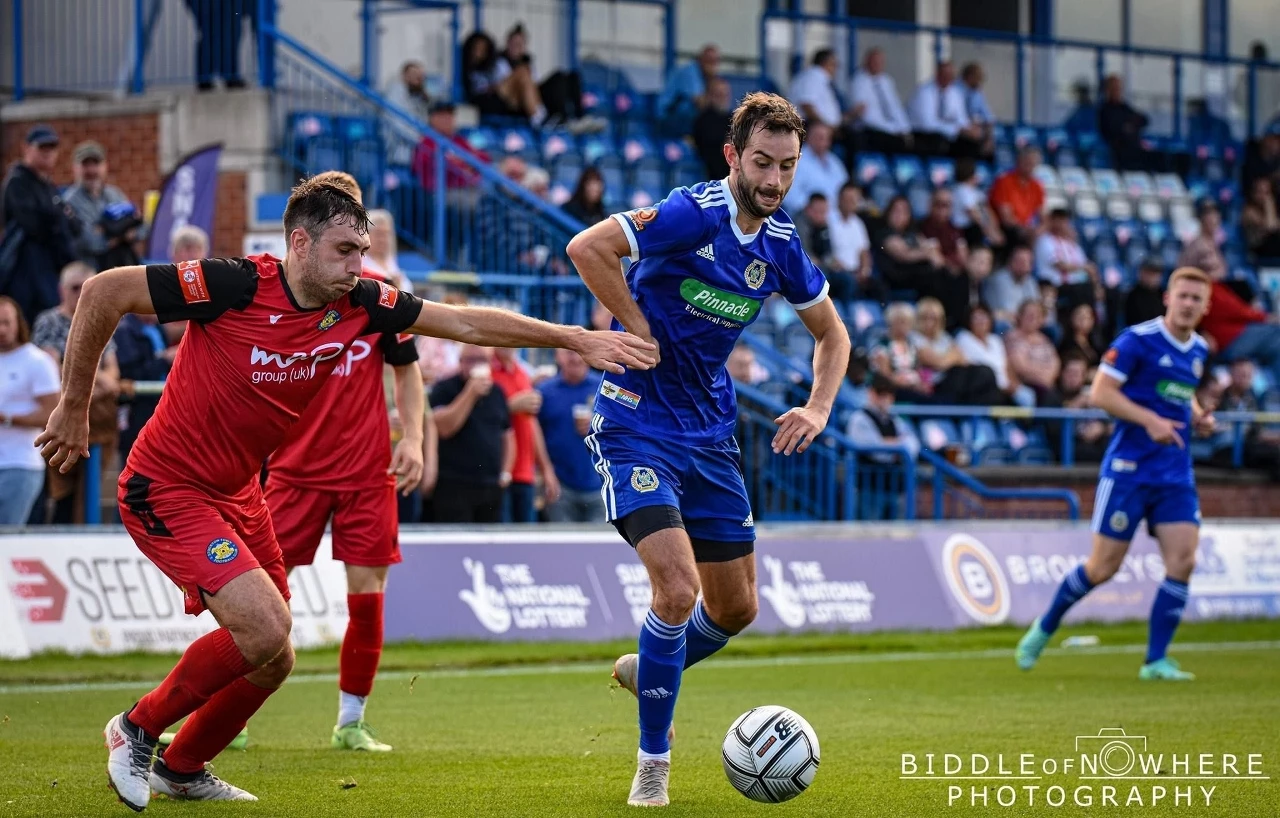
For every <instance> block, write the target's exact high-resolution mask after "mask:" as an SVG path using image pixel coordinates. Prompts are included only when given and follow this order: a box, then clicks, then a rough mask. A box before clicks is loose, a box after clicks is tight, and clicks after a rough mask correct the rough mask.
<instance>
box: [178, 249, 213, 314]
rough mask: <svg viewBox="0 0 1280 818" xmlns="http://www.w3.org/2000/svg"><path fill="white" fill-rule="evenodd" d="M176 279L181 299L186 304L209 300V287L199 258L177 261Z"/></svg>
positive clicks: (201, 302)
mask: <svg viewBox="0 0 1280 818" xmlns="http://www.w3.org/2000/svg"><path fill="white" fill-rule="evenodd" d="M177 266H178V279H179V280H180V281H181V284H180V285H179V286H180V287H181V289H182V300H183V301H185V302H186V303H188V304H203V303H205V302H207V301H208V300H209V287H208V285H207V284H206V283H205V280H204V267H203V266H202V265H201V264H200V260H199V259H193V260H191V261H179V262H178V265H177Z"/></svg>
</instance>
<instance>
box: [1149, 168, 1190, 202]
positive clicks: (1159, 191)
mask: <svg viewBox="0 0 1280 818" xmlns="http://www.w3.org/2000/svg"><path fill="white" fill-rule="evenodd" d="M1154 182H1155V186H1156V195H1157V196H1159V197H1160V198H1161V199H1164V200H1165V201H1168V200H1170V199H1185V198H1186V197H1187V186H1186V185H1185V184H1183V182H1182V177H1181V176H1179V175H1178V174H1176V173H1157V174H1156V176H1155V179H1154Z"/></svg>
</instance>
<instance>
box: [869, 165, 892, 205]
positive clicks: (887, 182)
mask: <svg viewBox="0 0 1280 818" xmlns="http://www.w3.org/2000/svg"><path fill="white" fill-rule="evenodd" d="M897 195H898V186H897V185H895V184H894V183H893V179H892V178H890V177H889V176H888V174H885V175H883V176H878V177H876V180H875V181H874V182H872V183H871V186H870V189H869V190H868V191H867V196H868V197H869V198H870V199H871V201H873V202H875V205H876V207H878V208H880V210H881V211H883V210H884V209H885V208H886V207H888V206H889V200H890V199H892V198H893V197H894V196H897Z"/></svg>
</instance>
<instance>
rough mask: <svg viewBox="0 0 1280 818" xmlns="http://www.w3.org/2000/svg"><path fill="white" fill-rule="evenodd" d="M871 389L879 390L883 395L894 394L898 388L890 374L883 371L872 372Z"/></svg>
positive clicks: (873, 390)
mask: <svg viewBox="0 0 1280 818" xmlns="http://www.w3.org/2000/svg"><path fill="white" fill-rule="evenodd" d="M871 391H872V392H878V393H879V394H881V395H892V394H894V393H895V392H897V391H898V389H897V387H895V386H894V385H893V381H892V380H890V379H889V376H888V375H885V374H884V373H881V372H872V373H871Z"/></svg>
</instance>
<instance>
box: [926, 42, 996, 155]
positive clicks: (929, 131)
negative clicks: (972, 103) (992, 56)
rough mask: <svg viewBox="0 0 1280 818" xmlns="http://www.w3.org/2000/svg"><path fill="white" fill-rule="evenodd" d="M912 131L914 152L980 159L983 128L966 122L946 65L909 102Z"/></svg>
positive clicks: (959, 95) (962, 103)
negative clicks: (978, 157)
mask: <svg viewBox="0 0 1280 818" xmlns="http://www.w3.org/2000/svg"><path fill="white" fill-rule="evenodd" d="M910 107H911V130H912V136H913V138H914V140H915V146H916V150H917V151H918V152H919V153H922V154H925V155H926V156H980V155H982V151H983V147H984V146H983V144H982V141H981V139H982V134H983V132H984V128H983V127H982V126H981V125H978V124H976V123H974V122H971V121H970V120H969V113H968V111H966V110H965V100H964V92H962V91H961V90H960V86H959V84H957V83H956V69H955V66H953V65H952V64H951V63H950V62H949V61H947V60H943V61H942V62H940V63H938V68H937V70H936V71H935V73H934V78H933V79H932V80H930V81H928V82H924V83H921V84H920V87H919V88H917V89H916V93H915V96H914V97H912V98H911V106H910Z"/></svg>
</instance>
